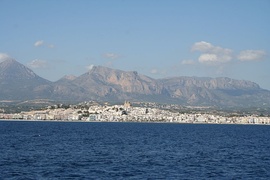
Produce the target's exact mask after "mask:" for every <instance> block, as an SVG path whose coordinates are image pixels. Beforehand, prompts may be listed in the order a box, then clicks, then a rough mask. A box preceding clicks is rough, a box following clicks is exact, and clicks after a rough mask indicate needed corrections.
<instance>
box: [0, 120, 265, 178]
mask: <svg viewBox="0 0 270 180" xmlns="http://www.w3.org/2000/svg"><path fill="white" fill-rule="evenodd" d="M0 179H16V180H17V179H23V180H24V179H29V180H31V179H270V126H267V125H221V124H170V123H109V122H106V123H105V122H104V123H102V122H48V121H41V122H40V121H0Z"/></svg>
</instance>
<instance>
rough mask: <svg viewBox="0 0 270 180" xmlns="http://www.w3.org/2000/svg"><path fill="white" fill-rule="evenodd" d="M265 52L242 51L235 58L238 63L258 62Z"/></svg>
mask: <svg viewBox="0 0 270 180" xmlns="http://www.w3.org/2000/svg"><path fill="white" fill-rule="evenodd" d="M265 55H266V52H265V51H263V50H244V51H241V52H240V53H239V55H238V56H237V58H238V59H239V60H240V61H258V60H261V59H263V57H264V56H265Z"/></svg>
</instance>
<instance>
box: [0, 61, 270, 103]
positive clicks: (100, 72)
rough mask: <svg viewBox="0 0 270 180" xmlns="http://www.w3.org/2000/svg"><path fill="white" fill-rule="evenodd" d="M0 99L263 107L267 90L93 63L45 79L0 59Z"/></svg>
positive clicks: (244, 83) (243, 82)
mask: <svg viewBox="0 0 270 180" xmlns="http://www.w3.org/2000/svg"><path fill="white" fill-rule="evenodd" d="M0 75H3V76H1V78H0V88H1V89H0V100H7V99H9V100H10V99H11V100H25V99H37V98H47V99H55V100H58V101H85V100H98V101H118V102H119V101H125V100H129V101H150V102H151V101H154V102H161V103H175V104H183V105H202V106H209V105H210V106H224V107H226V106H266V105H269V102H270V91H268V90H265V89H262V88H260V86H259V85H258V84H256V83H254V82H251V81H246V80H236V79H231V78H227V77H219V78H210V77H188V76H180V77H172V78H162V79H154V78H151V77H148V76H145V75H143V74H139V73H138V72H136V71H123V70H117V69H112V68H108V67H103V66H94V67H93V68H92V69H91V70H89V71H88V72H86V73H84V74H82V75H80V76H78V77H74V76H64V77H63V78H61V79H59V80H58V81H56V82H50V81H48V80H46V79H44V78H42V77H39V76H38V75H36V74H35V73H34V72H33V71H32V70H31V69H29V68H27V67H25V66H24V65H22V64H20V63H18V62H17V61H15V60H12V61H8V62H5V61H4V62H2V63H0Z"/></svg>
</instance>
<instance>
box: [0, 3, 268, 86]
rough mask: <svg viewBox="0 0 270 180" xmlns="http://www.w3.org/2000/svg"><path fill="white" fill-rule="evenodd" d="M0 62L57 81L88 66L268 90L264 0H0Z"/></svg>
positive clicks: (82, 72)
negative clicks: (227, 81) (15, 63)
mask: <svg viewBox="0 0 270 180" xmlns="http://www.w3.org/2000/svg"><path fill="white" fill-rule="evenodd" d="M0 22H1V25H0V62H2V61H4V60H6V59H15V60H16V61H18V62H20V63H22V64H24V65H26V66H27V67H29V68H30V69H32V70H33V71H34V72H35V73H36V74H38V75H39V76H41V77H43V78H45V79H48V80H50V81H56V80H58V79H60V78H62V77H63V76H65V75H75V76H79V75H82V74H84V73H86V72H87V71H89V70H90V69H91V68H92V67H93V66H99V65H100V66H106V67H110V68H114V69H120V70H124V71H137V72H138V73H140V74H144V75H147V76H149V77H152V78H166V77H175V76H197V77H229V78H233V79H239V80H249V81H253V82H256V83H258V84H259V85H260V86H261V87H262V88H264V89H268V90H270V70H269V68H270V56H269V54H270V1H269V0H226V1H222V0H204V1H202V0H57V1H55V0H24V1H22V0H0Z"/></svg>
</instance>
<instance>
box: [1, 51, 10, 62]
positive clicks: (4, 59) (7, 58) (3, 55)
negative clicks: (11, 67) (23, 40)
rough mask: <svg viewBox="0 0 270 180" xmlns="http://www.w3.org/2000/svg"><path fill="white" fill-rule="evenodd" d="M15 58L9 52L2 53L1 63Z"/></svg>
mask: <svg viewBox="0 0 270 180" xmlns="http://www.w3.org/2000/svg"><path fill="white" fill-rule="evenodd" d="M12 59H13V58H12V57H10V56H9V55H8V54H5V53H0V63H1V62H4V61H6V60H12Z"/></svg>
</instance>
